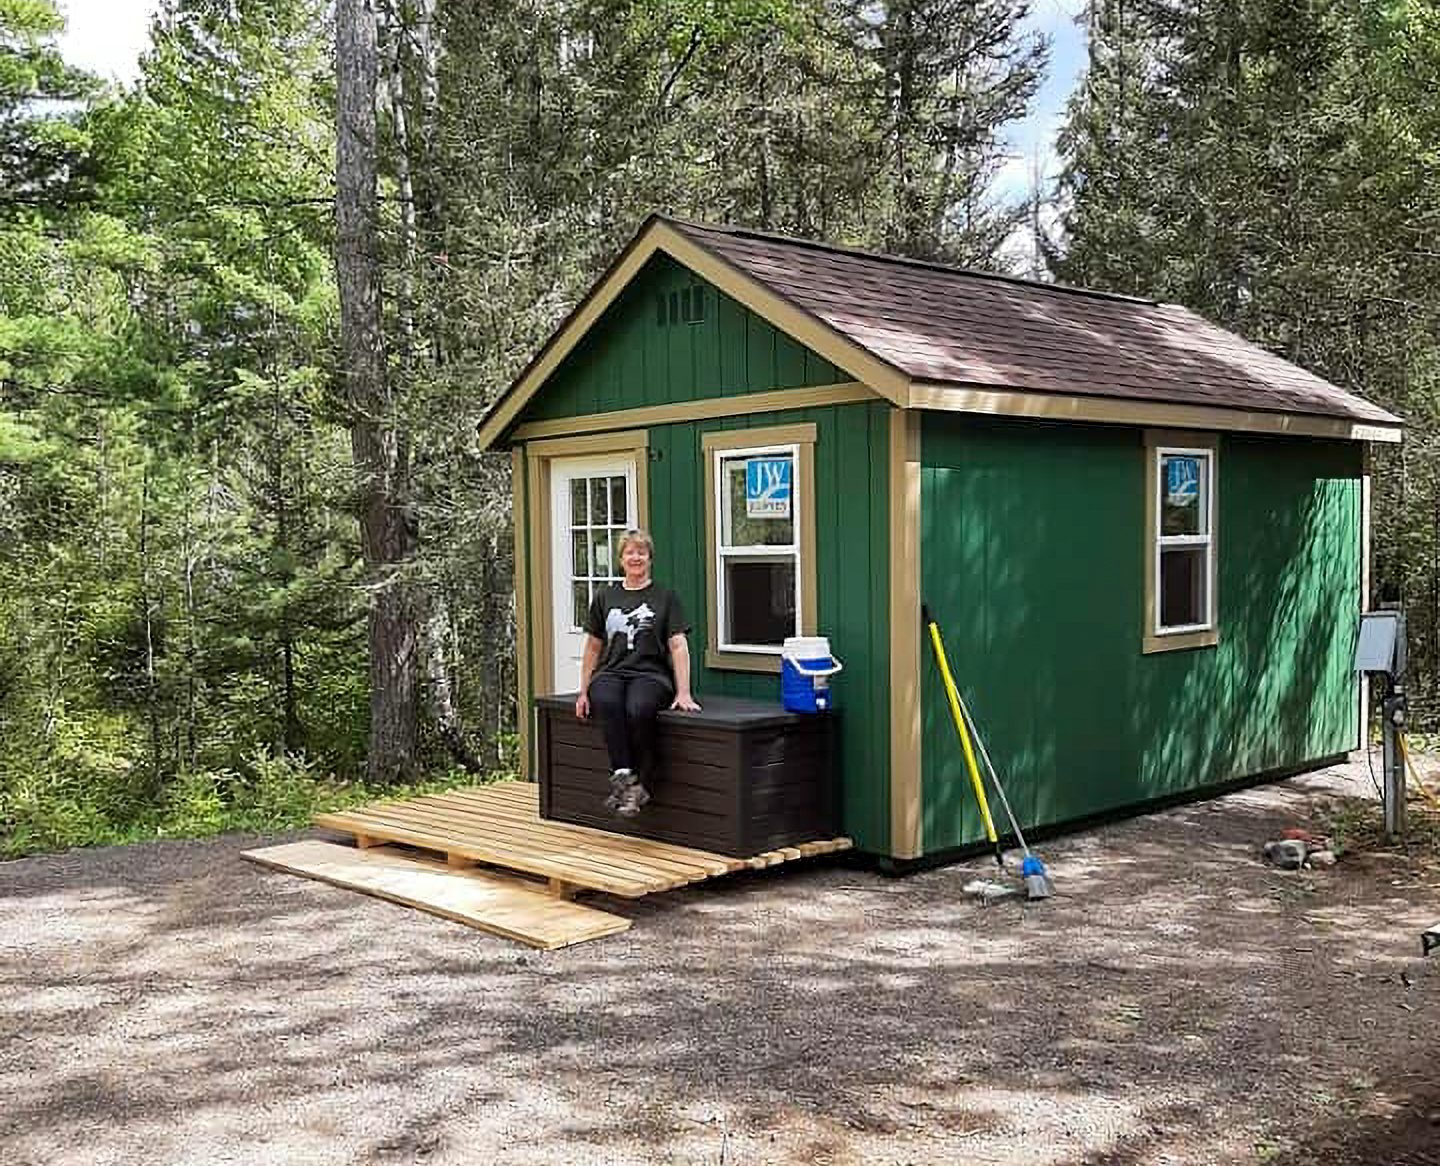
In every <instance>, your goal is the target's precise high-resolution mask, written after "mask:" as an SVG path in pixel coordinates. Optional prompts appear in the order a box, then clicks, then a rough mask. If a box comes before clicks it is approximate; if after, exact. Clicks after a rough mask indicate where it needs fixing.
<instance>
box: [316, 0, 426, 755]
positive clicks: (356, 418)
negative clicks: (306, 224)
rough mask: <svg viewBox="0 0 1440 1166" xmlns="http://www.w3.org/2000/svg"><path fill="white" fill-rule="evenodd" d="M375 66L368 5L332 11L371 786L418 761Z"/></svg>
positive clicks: (343, 307) (347, 388) (371, 2)
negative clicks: (388, 346) (380, 237)
mask: <svg viewBox="0 0 1440 1166" xmlns="http://www.w3.org/2000/svg"><path fill="white" fill-rule="evenodd" d="M378 72H379V62H378V60H377V51H376V15H375V0H337V3H336V6H335V78H336V95H335V114H336V144H335V227H336V240H335V268H336V282H337V287H338V290H339V295H340V348H341V377H342V381H343V393H344V397H345V401H346V404H347V405H348V407H349V412H350V448H351V452H352V455H353V457H354V461H355V473H356V478H357V483H356V484H357V493H358V502H359V508H360V540H361V547H362V550H363V553H364V557H365V566H366V574H367V585H368V593H369V647H370V742H369V753H368V757H367V760H366V772H367V774H368V776H369V777H370V778H371V780H374V781H393V780H396V779H400V778H404V777H407V776H409V775H410V774H412V773H413V772H414V771H415V769H416V765H417V752H418V732H417V718H416V694H417V684H416V679H417V664H416V628H415V615H416V612H415V609H414V608H415V605H414V602H413V600H412V597H411V594H410V590H411V589H410V584H409V582H408V580H407V579H406V576H405V568H406V565H407V564H408V562H409V560H410V559H411V557H412V555H413V552H414V549H415V541H416V535H415V528H414V522H413V515H412V513H411V508H410V500H409V497H408V494H409V490H408V487H409V480H408V479H409V451H408V446H407V442H406V440H405V434H404V432H403V431H402V429H401V428H400V425H399V422H398V418H397V416H396V412H395V409H394V401H393V399H392V394H391V388H390V382H389V377H388V375H387V370H386V360H385V338H384V332H383V328H382V319H381V304H380V264H379V256H378V248H377V240H376V234H377V221H376V218H377V216H376V173H377V162H376V115H375V98H376V87H377V78H378Z"/></svg>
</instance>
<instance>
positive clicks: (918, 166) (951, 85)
mask: <svg viewBox="0 0 1440 1166" xmlns="http://www.w3.org/2000/svg"><path fill="white" fill-rule="evenodd" d="M842 10H843V12H844V16H845V19H846V22H847V24H848V27H849V29H850V35H851V37H852V38H853V44H854V46H855V51H857V52H858V53H859V55H860V58H861V60H862V62H863V63H864V65H865V67H866V68H867V69H868V71H869V73H870V75H871V76H872V78H873V81H872V89H871V94H870V102H871V103H872V109H873V112H872V114H871V117H872V118H873V120H874V121H875V122H876V123H877V124H878V125H879V126H880V127H881V128H880V134H879V138H880V150H881V153H880V168H879V173H878V175H877V188H878V191H877V193H878V200H877V206H878V212H879V219H880V221H879V224H878V225H877V227H876V229H875V231H874V240H873V241H874V242H875V243H876V244H877V245H878V246H880V247H882V248H883V249H884V250H886V251H888V252H891V253H894V254H899V255H911V256H915V257H917V258H924V259H936V260H942V261H945V262H952V263H959V264H963V265H969V266H976V267H993V266H995V265H996V264H997V262H998V260H997V256H998V253H999V249H1000V245H1001V244H1002V243H1003V242H1004V241H1005V239H1006V237H1007V236H1009V235H1010V233H1011V232H1012V231H1013V230H1014V229H1015V228H1016V227H1017V226H1018V225H1019V224H1020V223H1021V222H1022V221H1023V219H1024V216H1025V213H1026V210H1025V207H1023V206H1011V205H1005V204H1002V203H997V202H996V201H995V200H994V198H993V196H992V194H991V184H992V181H993V179H994V177H995V175H996V174H997V173H998V171H999V169H1000V167H1001V166H1002V165H1003V164H1004V157H1003V151H1002V146H1003V134H1004V129H1005V127H1006V126H1007V125H1008V124H1009V123H1011V122H1013V121H1015V120H1016V119H1018V118H1020V117H1023V116H1024V114H1025V112H1026V111H1027V109H1028V108H1029V104H1030V101H1031V99H1032V98H1033V97H1034V95H1035V93H1036V91H1037V90H1038V89H1039V86H1040V81H1041V79H1042V76H1043V73H1044V69H1045V63H1046V56H1047V51H1048V49H1047V46H1046V44H1045V42H1044V41H1043V39H1042V38H1040V37H1039V36H1038V35H1036V34H1033V33H1027V32H1024V31H1022V23H1023V21H1024V20H1025V18H1026V16H1027V14H1028V12H1029V5H1028V3H1025V2H1024V0H892V2H890V3H880V4H875V3H858V2H854V0H852V2H851V3H849V4H846V5H844V6H843V9H842Z"/></svg>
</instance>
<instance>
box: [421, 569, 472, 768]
mask: <svg viewBox="0 0 1440 1166" xmlns="http://www.w3.org/2000/svg"><path fill="white" fill-rule="evenodd" d="M452 637H453V628H452V627H451V623H450V608H449V604H447V603H446V602H445V599H444V598H443V597H442V596H441V595H440V594H439V589H438V588H435V589H433V593H432V595H431V597H430V604H429V611H427V612H426V615H425V621H424V623H423V625H422V628H421V651H422V652H424V655H425V682H426V683H425V691H426V694H427V696H428V697H429V703H430V715H431V716H432V717H434V719H435V729H436V731H437V732H438V733H439V734H440V741H441V743H442V744H443V745H444V746H445V748H446V750H447V751H448V752H449V754H450V756H451V758H452V759H453V760H454V762H455V764H456V765H458V766H460V767H461V768H462V769H464V770H466V771H467V772H469V773H482V772H484V769H485V767H484V766H483V765H481V764H480V761H479V759H478V758H477V757H476V756H475V754H474V753H473V752H472V751H471V749H470V745H469V743H468V742H467V741H466V739H465V728H464V725H463V724H462V722H461V719H460V709H459V707H458V706H457V705H456V703H455V688H454V683H453V681H452V679H451V669H450V651H449V649H450V645H451V643H453V638H452Z"/></svg>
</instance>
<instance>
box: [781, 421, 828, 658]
mask: <svg viewBox="0 0 1440 1166" xmlns="http://www.w3.org/2000/svg"><path fill="white" fill-rule="evenodd" d="M810 428H812V429H813V428H814V426H811V427H810ZM796 469H797V470H798V472H799V474H800V634H801V635H802V636H814V635H818V634H819V632H820V613H819V612H818V611H816V610H815V609H816V606H817V605H818V604H819V601H820V592H819V583H818V579H819V574H818V568H817V566H816V562H815V560H816V558H817V553H816V547H817V542H816V538H815V523H816V517H815V438H814V437H813V436H812V437H811V438H810V440H808V441H802V442H800V464H799V465H798V466H797V467H796ZM776 664H777V667H776V669H775V670H776V671H777V672H778V671H779V670H780V669H779V667H778V664H779V661H778V660H777V661H776Z"/></svg>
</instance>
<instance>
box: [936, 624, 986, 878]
mask: <svg viewBox="0 0 1440 1166" xmlns="http://www.w3.org/2000/svg"><path fill="white" fill-rule="evenodd" d="M920 612H921V618H922V619H923V620H924V621H925V627H926V629H927V630H928V631H929V632H930V646H931V647H932V648H934V649H935V662H936V663H937V664H938V665H939V666H940V676H941V679H943V680H944V681H945V696H946V698H947V699H948V700H949V702H950V715H951V716H952V717H954V719H955V732H956V733H958V734H959V735H960V749H961V751H962V752H963V753H964V754H965V768H966V770H967V771H968V772H969V774H970V784H971V786H972V787H973V788H974V790H975V800H976V801H977V802H979V803H980V816H981V817H982V818H983V819H984V820H985V837H986V838H988V839H989V840H990V844H991V845H992V846H994V847H995V861H996V862H997V863H999V864H1000V866H1001V867H1002V868H1003V867H1004V865H1005V860H1004V858H1003V856H1002V854H1001V851H1000V838H999V835H997V834H996V833H995V820H994V819H993V818H991V817H990V803H989V801H988V800H987V799H986V797H985V783H984V782H983V781H981V780H980V767H979V766H978V765H976V764H975V750H974V748H972V747H971V744H970V730H969V729H968V728H966V725H965V717H964V715H963V714H962V713H961V711H960V691H959V689H957V688H956V687H955V677H954V676H952V675H951V674H950V661H949V660H948V659H946V657H945V641H944V640H942V639H941V638H940V626H939V625H938V624H937V623H936V622H935V621H934V620H933V619H931V618H930V609H929V607H925V606H922V607H921V609H920Z"/></svg>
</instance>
